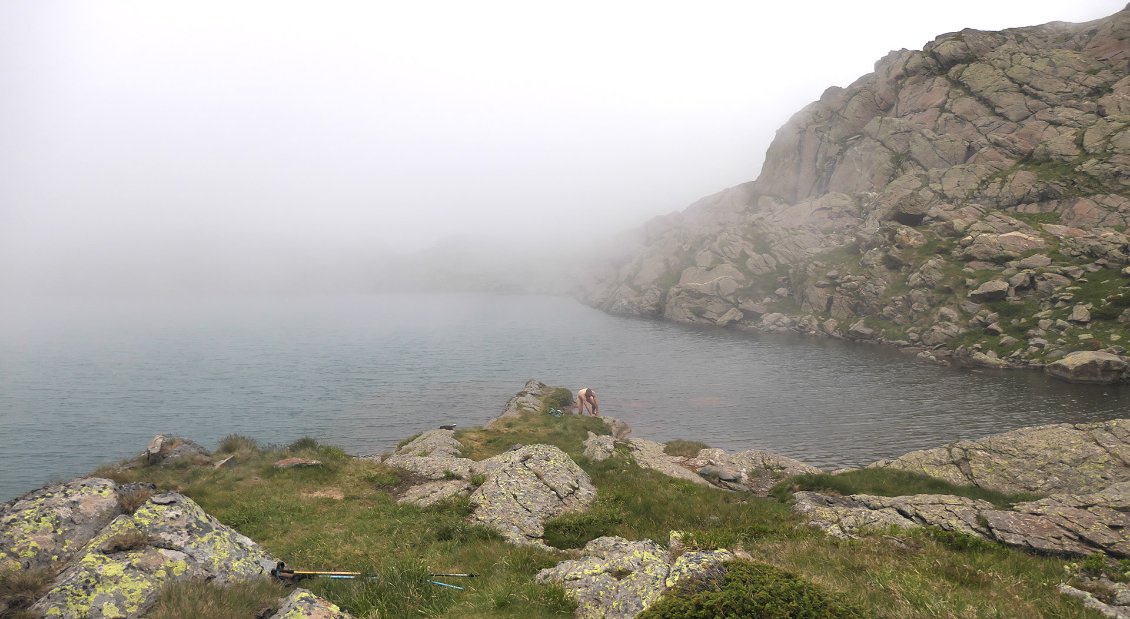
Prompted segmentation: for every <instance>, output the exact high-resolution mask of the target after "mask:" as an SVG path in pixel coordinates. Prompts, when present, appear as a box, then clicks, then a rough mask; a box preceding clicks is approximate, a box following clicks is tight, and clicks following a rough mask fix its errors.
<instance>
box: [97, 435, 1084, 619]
mask: <svg viewBox="0 0 1130 619" xmlns="http://www.w3.org/2000/svg"><path fill="white" fill-rule="evenodd" d="M500 426H501V427H499V428H498V429H496V430H491V431H486V430H479V429H472V430H466V431H462V432H459V433H457V437H458V438H459V440H460V441H462V443H463V446H464V454H465V455H467V456H470V457H473V458H476V459H481V458H484V457H488V456H491V455H494V454H496V453H501V452H503V451H505V450H506V449H508V448H510V447H511V446H512V445H514V444H517V443H523V444H531V443H539V442H540V443H549V444H553V445H556V446H558V447H560V448H561V449H563V450H564V451H565V452H566V453H568V454H569V455H570V456H571V457H572V458H573V459H574V460H576V461H577V463H578V464H579V465H580V466H581V467H582V468H583V469H584V470H585V471H586V472H588V474H589V475H590V476H591V477H592V480H593V483H594V485H595V486H596V488H597V491H598V494H597V498H596V502H595V504H594V505H593V507H592V508H591V509H590V510H589V511H588V512H586V513H584V514H570V515H565V516H561V517H559V518H557V519H556V520H553V521H550V523H548V525H547V527H546V537H545V539H546V541H547V542H548V543H549V544H551V545H553V546H556V547H557V548H576V547H579V546H581V545H583V544H584V543H585V542H586V541H588V540H591V539H593V538H596V537H599V536H602V535H619V536H622V537H625V538H628V539H644V538H650V539H652V540H656V541H658V542H660V543H665V542H666V541H667V539H668V536H669V532H670V531H671V530H680V531H684V532H685V535H684V538H683V539H684V542H685V543H686V544H687V545H688V547H689V548H691V549H694V548H704V549H712V548H716V547H727V548H730V549H732V550H737V551H739V552H742V551H744V553H748V555H749V557H750V558H751V559H752V560H754V561H757V562H760V563H765V564H769V565H772V566H774V567H775V568H779V569H782V570H786V571H788V572H791V573H792V574H795V575H796V577H797V578H798V579H800V580H801V581H802V582H803V583H806V584H811V585H812V586H813V587H818V588H819V590H820V591H822V592H824V593H825V594H826V595H827V596H828V598H829V599H831V600H834V601H836V603H842V605H843V607H844V608H849V607H851V608H859V609H861V610H862V612H863V613H864V614H865V615H867V616H874V617H899V618H902V617H937V616H956V617H965V616H968V617H995V616H1002V617H1021V616H1023V617H1041V616H1043V617H1098V615H1097V614H1095V613H1093V612H1092V611H1087V610H1085V609H1083V607H1082V605H1081V604H1080V603H1078V602H1077V601H1075V600H1070V599H1067V598H1065V597H1063V596H1061V595H1059V594H1058V593H1057V592H1056V590H1055V585H1056V584H1058V583H1060V582H1062V581H1063V580H1064V579H1065V577H1066V575H1067V574H1066V572H1065V569H1064V568H1065V565H1067V563H1066V562H1065V561H1064V560H1061V559H1056V558H1049V557H1036V556H1032V555H1028V554H1025V553H1022V552H1020V551H1016V550H1010V549H1007V548H1004V547H1002V546H999V545H996V544H990V543H986V542H981V541H980V540H978V539H976V538H971V537H967V536H957V535H946V534H941V533H939V532H931V531H925V530H920V531H878V532H875V533H874V534H873V535H868V536H865V537H863V538H862V539H859V540H852V541H841V540H835V539H831V538H827V537H825V536H824V535H823V534H821V533H819V532H818V531H815V530H813V529H810V528H809V527H807V526H805V525H804V524H803V523H802V522H801V521H800V519H799V518H798V517H797V516H796V515H795V514H793V512H792V511H791V509H790V508H789V506H788V505H787V504H786V503H785V502H782V501H780V500H777V499H775V498H758V497H755V496H752V495H750V494H748V493H742V492H726V491H722V490H718V489H714V488H710V487H703V486H698V485H695V484H691V483H688V482H685V481H676V480H672V479H670V478H667V477H664V476H663V475H660V474H659V473H656V472H654V471H651V470H645V469H641V468H640V467H639V466H637V465H636V464H635V462H634V461H633V460H632V459H631V456H630V454H628V453H627V451H626V449H625V448H623V447H621V448H619V449H618V450H617V452H616V453H615V454H614V455H613V457H612V458H610V459H609V460H606V461H604V462H591V461H588V460H587V459H585V458H584V457H583V456H582V453H583V451H584V446H583V442H584V440H585V438H586V436H587V433H588V432H589V431H592V432H600V433H607V429H606V428H605V427H604V426H603V424H602V422H601V421H600V420H598V419H593V418H590V417H584V418H581V417H577V416H576V415H567V416H564V417H553V416H550V415H539V414H532V413H531V414H527V415H524V416H522V417H519V418H517V419H512V420H506V421H505V422H504V423H502V424H500ZM220 451H222V453H217V454H216V455H215V456H214V459H216V460H219V459H220V458H221V457H226V456H227V455H234V456H235V458H234V465H233V464H230V463H229V465H228V466H225V467H223V468H220V469H215V468H213V467H211V466H202V467H187V468H168V467H160V466H145V465H140V464H139V465H138V466H136V467H135V468H131V469H116V468H110V467H107V468H105V469H103V470H101V471H99V472H98V473H99V474H101V475H104V476H109V477H113V478H115V479H117V480H119V481H123V482H127V481H150V482H153V483H155V484H157V485H158V486H159V487H160V488H161V489H173V490H178V491H180V492H183V493H184V494H186V495H187V496H189V497H191V498H192V499H193V500H195V501H197V502H198V503H199V504H200V505H201V506H202V507H203V508H204V509H205V510H207V511H208V512H209V513H211V514H213V515H215V516H216V517H217V518H219V519H220V520H221V521H222V522H224V523H225V524H228V525H229V526H232V527H234V528H236V529H237V530H239V531H240V532H241V533H244V534H245V535H247V536H249V537H251V538H252V539H254V540H255V541H257V542H259V543H260V544H262V545H263V546H264V547H265V548H266V549H267V550H268V551H269V552H270V553H271V554H272V555H274V556H276V557H278V558H279V559H281V560H284V561H286V563H287V564H288V565H290V566H292V567H295V568H298V569H323V570H330V569H338V570H353V571H361V572H371V573H375V574H378V575H379V576H380V578H378V579H376V580H372V581H326V580H309V581H303V583H302V586H304V587H307V588H309V589H311V590H312V591H314V592H315V593H316V594H318V595H321V596H323V597H325V598H327V599H329V600H330V601H332V602H334V603H336V604H338V605H339V606H341V607H342V608H344V609H346V610H348V611H349V612H351V613H352V614H354V615H355V616H357V617H382V618H384V617H421V616H427V617H452V618H455V617H458V618H475V617H522V618H526V617H529V618H538V617H572V616H573V613H574V609H575V604H574V602H573V601H572V600H571V599H570V597H569V596H568V594H567V593H566V591H565V590H564V589H563V588H562V587H560V586H547V585H539V584H537V583H536V582H535V581H534V577H535V575H536V574H537V572H538V570H540V569H543V568H546V567H550V566H553V565H556V564H557V563H558V562H560V561H563V560H565V559H566V558H568V554H567V553H566V552H565V551H557V550H552V549H548V550H547V549H538V548H532V547H517V546H513V545H511V544H508V543H506V542H503V541H502V540H501V538H500V537H499V536H498V535H497V534H496V533H494V532H493V531H491V530H489V529H486V528H483V527H479V526H475V525H471V524H468V523H467V522H466V516H467V514H468V513H469V512H470V505H469V504H468V502H467V501H466V500H457V501H449V502H446V503H442V504H439V505H436V506H433V507H430V508H421V507H415V506H411V505H399V504H397V503H396V497H397V495H398V493H399V492H400V491H402V490H403V489H404V488H405V487H407V485H409V484H410V483H412V482H413V481H415V480H413V479H412V478H411V476H410V475H409V474H407V473H405V472H403V471H400V470H397V469H393V468H390V467H387V466H384V465H382V464H379V463H376V462H373V461H368V460H359V459H355V458H351V457H348V456H347V455H346V454H344V453H343V452H342V451H341V450H340V449H337V448H334V447H328V446H324V445H319V444H318V443H317V442H316V441H312V440H299V441H295V442H294V443H292V444H291V445H290V446H289V447H278V448H271V447H263V446H261V445H259V444H257V443H256V442H255V441H253V440H251V439H248V438H245V437H228V439H225V441H224V442H223V445H222V450H220ZM287 456H304V457H309V458H316V459H318V460H321V461H322V462H323V463H324V464H323V465H322V466H321V467H316V468H294V469H285V470H280V469H275V468H273V466H272V463H273V462H275V461H276V460H278V459H280V458H283V457H287ZM835 477H843V476H835ZM849 479H850V478H849ZM790 483H796V482H795V481H794V482H790ZM841 491H846V492H857V491H862V490H858V489H855V488H854V487H853V488H850V489H849V488H845V489H844V490H841ZM872 491H873V490H872ZM950 491H951V490H947V492H950ZM433 572H472V573H476V574H479V576H478V577H476V578H472V579H463V580H449V581H447V582H452V583H453V584H459V585H462V586H465V587H466V590H464V591H456V590H452V589H448V588H444V587H438V586H435V585H432V584H429V582H428V581H429V580H432V578H431V577H429V574H430V573H433ZM436 580H441V581H442V580H444V579H442V578H439V579H436ZM774 582H777V580H774ZM718 585H719V586H721V583H718ZM798 586H799V585H798ZM184 587H188V589H187V590H186V589H184V588H181V589H175V590H171V591H169V592H167V595H165V596H163V597H162V601H161V603H160V605H159V606H158V608H157V609H155V610H154V611H153V612H154V613H157V614H155V615H154V616H200V617H213V616H214V617H225V616H232V617H235V616H247V615H246V614H241V613H244V609H246V608H248V607H250V606H255V605H256V604H257V603H258V602H257V601H256V600H258V599H260V598H263V599H269V598H272V597H273V596H274V594H275V592H276V591H277V590H275V589H271V588H270V587H265V588H264V589H263V590H261V591H259V593H258V594H256V593H255V592H253V591H248V592H245V593H246V594H245V593H238V594H237V593H235V592H232V591H230V590H226V589H224V588H223V587H218V586H215V585H207V584H200V583H196V584H189V585H184ZM722 595H723V596H724V595H725V594H722ZM256 596H259V597H256ZM186 604H190V605H191V606H185V605H186ZM201 609H204V610H201ZM225 609H226V610H225ZM201 613H203V614H201ZM706 616H713V615H706ZM722 616H724V615H722ZM754 616H756V615H754Z"/></svg>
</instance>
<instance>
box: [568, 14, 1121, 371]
mask: <svg viewBox="0 0 1130 619" xmlns="http://www.w3.org/2000/svg"><path fill="white" fill-rule="evenodd" d="M1128 67H1130V7H1128V8H1127V9H1124V10H1123V11H1120V12H1119V13H1116V14H1115V15H1112V16H1110V17H1108V18H1105V19H1100V20H1097V21H1094V22H1089V23H1084V24H1067V23H1051V24H1046V25H1043V26H1034V27H1027V28H1014V29H1009V30H1004V31H1001V32H983V31H977V30H963V31H961V32H957V33H951V34H945V35H942V36H939V37H938V38H937V39H935V40H934V41H933V42H931V43H929V44H928V45H926V46H925V48H924V49H923V50H921V51H907V50H901V51H896V52H892V53H890V54H889V55H887V56H886V57H885V58H883V59H882V60H880V61H879V62H878V63H877V64H876V66H875V72H874V73H870V74H868V75H865V76H863V77H861V78H860V79H859V80H857V81H856V82H855V83H853V84H852V85H850V86H848V87H847V88H835V87H834V88H830V89H828V90H827V91H826V92H825V93H824V95H823V96H822V97H821V98H820V100H819V101H816V102H814V103H812V104H811V105H809V106H808V107H806V108H804V109H803V110H802V111H800V112H799V113H797V114H796V115H795V116H794V117H793V118H792V119H791V120H790V121H789V122H788V123H787V124H786V125H785V126H784V127H782V128H781V129H780V130H779V131H778V133H777V136H776V139H775V140H774V141H773V143H772V145H771V146H770V148H769V150H768V153H767V156H766V162H765V165H764V168H763V170H762V172H761V174H760V176H759V177H758V178H757V180H756V181H754V182H751V183H747V184H745V185H740V186H738V187H734V188H731V189H727V190H725V191H722V192H720V193H718V194H715V195H713V196H709V197H707V198H704V199H702V200H701V201H699V202H698V203H696V204H694V205H691V206H690V207H689V208H687V209H686V210H685V211H684V212H682V213H678V214H674V215H670V216H666V217H662V218H658V219H656V220H653V221H651V222H649V223H648V224H646V225H645V226H644V227H643V228H642V229H640V230H639V231H638V233H637V234H636V236H635V239H634V240H635V244H634V245H633V244H626V246H625V247H626V250H625V251H624V252H623V253H622V254H621V255H620V256H618V257H616V258H615V259H613V260H612V262H611V264H610V265H605V266H604V268H602V269H600V270H599V271H598V272H597V273H595V274H594V275H593V277H592V278H591V279H590V280H589V281H588V282H587V284H586V286H585V288H584V290H583V291H582V293H581V294H582V297H583V298H584V299H585V300H586V301H587V302H588V303H590V304H592V305H593V306H595V307H598V308H601V309H604V310H606V311H609V312H613V313H618V314H627V315H638V316H649V317H662V318H664V319H668V320H672V321H678V322H687V323H701V324H711V325H719V326H735V327H740V328H748V329H755V330H764V331H799V332H803V333H812V334H822V335H828V336H832V337H839V338H847V339H855V340H869V341H879V342H886V343H890V344H895V345H898V346H902V347H906V348H909V349H912V350H918V351H921V352H922V355H923V357H926V358H931V359H936V360H941V361H945V362H951V361H958V362H963V363H972V364H978V365H985V366H990V367H1006V366H1009V367H1017V366H1019V367H1024V366H1033V367H1042V366H1043V365H1044V364H1046V363H1047V362H1049V361H1053V360H1056V359H1060V358H1062V357H1065V356H1066V355H1068V354H1069V353H1071V352H1074V351H1098V350H1103V351H1105V352H1107V353H1108V354H1111V355H1115V356H1120V355H1121V354H1122V353H1123V352H1125V351H1124V349H1123V348H1122V344H1120V342H1124V341H1125V338H1127V337H1130V330H1127V324H1130V309H1128V308H1130V287H1128V286H1127V284H1126V280H1124V279H1123V278H1124V277H1126V276H1128V275H1130V271H1127V270H1126V269H1125V267H1126V265H1127V260H1128V255H1130V237H1128V236H1127V235H1126V233H1125V230H1126V227H1127V225H1130V74H1128ZM1123 369H1124V368H1123ZM1057 376H1058V377H1061V378H1068V379H1071V378H1072V376H1070V375H1065V374H1063V373H1060V374H1057ZM1125 377H1126V375H1125V372H1121V373H1120V374H1119V375H1118V376H1117V377H1115V378H1114V380H1124V379H1125ZM1104 380H1109V378H1104Z"/></svg>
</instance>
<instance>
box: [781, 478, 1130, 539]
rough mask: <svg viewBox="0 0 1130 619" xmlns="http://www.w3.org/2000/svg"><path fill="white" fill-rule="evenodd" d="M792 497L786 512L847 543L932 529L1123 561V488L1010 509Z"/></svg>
mask: <svg viewBox="0 0 1130 619" xmlns="http://www.w3.org/2000/svg"><path fill="white" fill-rule="evenodd" d="M794 496H795V499H796V502H795V503H794V509H795V510H796V511H797V512H798V513H800V514H801V515H803V516H804V517H805V518H806V519H807V520H808V522H809V524H810V525H812V526H814V527H817V528H819V529H821V530H822V531H824V532H825V533H827V534H828V535H831V536H834V537H840V538H850V537H855V536H857V535H859V534H860V533H861V532H862V531H863V530H864V529H868V528H883V527H888V526H896V527H902V528H914V527H918V526H933V527H937V528H940V529H944V530H946V531H952V532H956V533H965V534H968V535H974V536H978V537H981V538H984V539H988V540H994V541H999V542H1002V543H1004V544H1008V545H1010V546H1016V547H1019V548H1024V549H1026V550H1033V551H1037V552H1041V553H1051V554H1067V555H1087V554H1090V553H1093V552H1104V553H1106V554H1109V555H1113V556H1116V557H1130V513H1128V512H1130V483H1121V484H1115V485H1114V486H1111V487H1110V488H1107V489H1105V490H1103V491H1101V492H1097V493H1093V494H1088V495H1082V496H1080V495H1072V494H1056V495H1052V496H1050V497H1048V498H1046V499H1041V500H1039V501H1032V502H1028V503H1020V504H1017V505H1015V506H1013V508H1012V509H1003V508H997V507H994V506H993V505H992V504H990V503H988V502H986V501H979V500H974V499H968V498H964V497H956V496H947V495H913V496H901V497H877V496H870V495H851V496H846V497H840V496H836V497H833V496H827V495H824V494H820V493H817V492H798V493H796V494H795V495H794Z"/></svg>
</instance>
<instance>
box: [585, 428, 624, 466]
mask: <svg viewBox="0 0 1130 619" xmlns="http://www.w3.org/2000/svg"><path fill="white" fill-rule="evenodd" d="M614 451H616V439H615V438H613V437H611V436H609V435H607V434H593V433H592V432H589V435H588V438H586V439H585V454H584V455H585V457H586V458H588V459H589V460H592V461H593V462H602V461H604V460H607V459H608V458H610V457H612V453H613V452H614Z"/></svg>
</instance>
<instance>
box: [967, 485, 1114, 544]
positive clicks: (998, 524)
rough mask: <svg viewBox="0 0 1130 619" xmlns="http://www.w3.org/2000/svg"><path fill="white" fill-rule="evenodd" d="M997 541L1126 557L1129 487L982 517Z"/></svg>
mask: <svg viewBox="0 0 1130 619" xmlns="http://www.w3.org/2000/svg"><path fill="white" fill-rule="evenodd" d="M981 516H982V518H983V519H984V521H985V523H986V525H987V526H988V527H989V529H990V530H991V531H992V536H993V537H995V538H996V539H998V540H1000V541H1002V542H1004V543H1006V544H1009V545H1012V546H1020V547H1024V548H1029V549H1032V550H1037V551H1040V552H1050V553H1060V554H1079V555H1084V554H1089V553H1092V552H1096V551H1099V552H1105V553H1107V554H1110V555H1114V556H1118V557H1130V483H1127V482H1123V483H1119V484H1114V485H1112V486H1111V487H1109V488H1106V489H1104V490H1102V491H1099V492H1095V493H1091V494H1084V495H1074V494H1057V495H1053V496H1050V497H1048V498H1046V499H1041V500H1039V501H1032V502H1029V503H1020V504H1018V505H1016V506H1014V508H1013V510H1010V511H1003V510H996V511H985V512H982V514H981Z"/></svg>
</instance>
